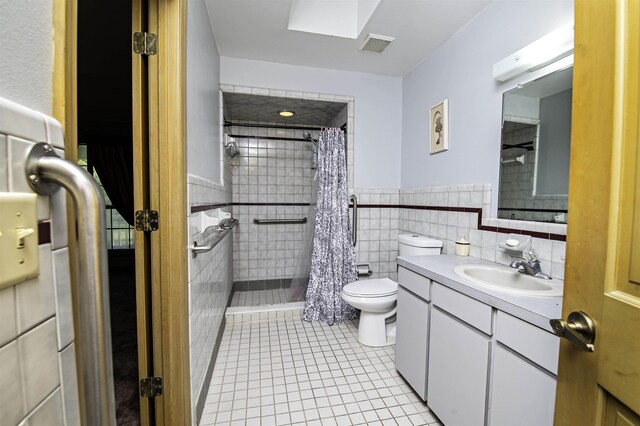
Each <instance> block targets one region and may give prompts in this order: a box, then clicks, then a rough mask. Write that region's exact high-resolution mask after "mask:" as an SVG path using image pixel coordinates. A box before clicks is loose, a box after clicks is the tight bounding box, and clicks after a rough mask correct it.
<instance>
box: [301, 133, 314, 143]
mask: <svg viewBox="0 0 640 426" xmlns="http://www.w3.org/2000/svg"><path fill="white" fill-rule="evenodd" d="M302 137H303V138H305V139H306V140H308V141H309V142H313V144H314V145H318V141H317V140H315V139H314V138H312V137H311V133H310V132H304V133H303V134H302Z"/></svg>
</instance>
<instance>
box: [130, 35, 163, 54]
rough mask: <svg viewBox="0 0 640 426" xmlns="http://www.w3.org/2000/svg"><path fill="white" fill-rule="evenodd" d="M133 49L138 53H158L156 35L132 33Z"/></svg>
mask: <svg viewBox="0 0 640 426" xmlns="http://www.w3.org/2000/svg"><path fill="white" fill-rule="evenodd" d="M133 51H134V52H135V53H137V54H139V55H147V56H149V55H155V54H157V53H158V36H157V35H156V34H153V33H144V32H135V33H133Z"/></svg>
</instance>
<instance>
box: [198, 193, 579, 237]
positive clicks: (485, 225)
mask: <svg viewBox="0 0 640 426" xmlns="http://www.w3.org/2000/svg"><path fill="white" fill-rule="evenodd" d="M308 205H309V204H308V203H244V202H233V203H225V204H205V205H200V206H191V213H192V214H193V213H198V212H204V211H209V210H215V209H219V208H224V207H229V206H276V207H283V206H284V207H287V206H291V207H304V206H308ZM349 208H352V206H349ZM358 209H408V210H429V211H441V212H458V213H476V214H477V215H478V216H477V225H476V226H477V228H476V229H478V230H480V231H489V232H498V233H504V234H518V235H529V236H531V237H534V238H540V239H546V240H553V241H566V240H567V236H566V233H565V234H563V233H559V232H550V231H543V230H540V231H532V230H529V229H522V227H523V226H525V224H526V223H523V224H519V223H518V222H519V221H508V222H509V224H510V225H513V226H508V227H507V226H501V225H500V223H501V222H504V221H505V220H504V219H495V218H487V217H486V216H485V214H484V209H483V208H482V207H452V206H428V205H416V204H358ZM518 225H519V226H518ZM537 225H538V224H536V226H537ZM544 225H546V226H547V227H548V226H549V225H551V226H563V225H560V224H554V223H550V224H547V223H541V226H544Z"/></svg>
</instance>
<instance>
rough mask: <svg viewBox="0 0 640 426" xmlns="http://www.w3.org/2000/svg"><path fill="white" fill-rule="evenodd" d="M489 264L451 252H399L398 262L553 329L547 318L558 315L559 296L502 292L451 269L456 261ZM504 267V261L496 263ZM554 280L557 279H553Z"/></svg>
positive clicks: (476, 297)
mask: <svg viewBox="0 0 640 426" xmlns="http://www.w3.org/2000/svg"><path fill="white" fill-rule="evenodd" d="M468 264H478V265H490V266H496V265H498V264H496V263H494V262H488V261H486V260H481V259H477V258H475V257H463V256H455V255H441V256H400V257H398V265H400V266H402V267H405V268H407V269H409V270H410V271H413V272H415V273H417V274H420V275H423V276H425V277H427V278H430V279H432V280H433V281H436V282H438V283H440V284H442V285H445V286H447V287H449V288H451V289H453V290H456V291H458V292H460V293H463V294H466V295H467V296H469V297H472V298H474V299H476V300H478V301H480V302H483V303H486V304H487V305H490V306H493V307H494V308H496V309H498V310H500V311H503V312H506V313H508V314H511V315H513V316H515V317H517V318H520V319H522V320H524V321H526V322H529V323H531V324H534V325H536V326H538V327H540V328H543V329H545V330H547V331H550V332H553V330H552V329H551V326H550V325H549V320H550V319H555V318H562V298H561V297H535V296H523V295H518V294H513V293H506V292H503V291H500V290H494V289H492V288H488V287H484V286H480V285H478V284H475V283H474V282H472V281H468V280H466V279H464V278H462V277H460V276H458V275H457V274H456V273H455V272H453V269H454V268H455V267H456V266H458V265H468ZM499 266H501V267H504V265H499ZM553 281H555V282H560V283H562V281H560V280H556V279H555V278H554V279H553Z"/></svg>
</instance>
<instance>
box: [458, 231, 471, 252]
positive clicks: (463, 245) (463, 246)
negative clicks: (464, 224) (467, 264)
mask: <svg viewBox="0 0 640 426" xmlns="http://www.w3.org/2000/svg"><path fill="white" fill-rule="evenodd" d="M470 249H471V243H469V241H468V240H467V239H466V238H465V237H464V235H460V238H458V239H457V240H456V254H457V255H458V256H469V250H470Z"/></svg>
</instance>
